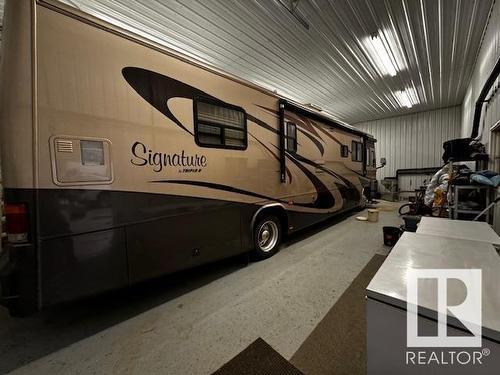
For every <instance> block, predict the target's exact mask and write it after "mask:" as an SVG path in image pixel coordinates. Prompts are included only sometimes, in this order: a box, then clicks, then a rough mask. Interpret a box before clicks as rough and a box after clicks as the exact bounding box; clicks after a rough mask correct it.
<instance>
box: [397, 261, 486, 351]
mask: <svg viewBox="0 0 500 375" xmlns="http://www.w3.org/2000/svg"><path fill="white" fill-rule="evenodd" d="M420 279H437V313H438V333H437V336H419V335H418V311H417V309H418V280H420ZM451 279H458V280H460V281H462V282H463V283H464V285H465V287H466V295H465V296H464V297H465V299H464V300H463V302H462V303H461V304H459V305H455V306H448V280H451ZM406 309H407V314H406V345H407V347H481V333H482V331H481V318H482V316H481V270H480V269H411V270H410V271H409V272H408V274H407V306H406ZM448 311H449V312H450V313H451V314H453V316H454V317H456V318H457V319H458V320H459V321H460V322H461V323H462V324H463V325H464V326H465V327H466V328H467V329H468V330H469V331H470V332H471V333H472V336H448V335H447V322H448Z"/></svg>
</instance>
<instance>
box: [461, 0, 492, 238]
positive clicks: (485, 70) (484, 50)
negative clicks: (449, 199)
mask: <svg viewBox="0 0 500 375" xmlns="http://www.w3.org/2000/svg"><path fill="white" fill-rule="evenodd" d="M499 58H500V1H498V0H497V1H496V2H495V4H494V6H493V8H492V11H491V14H490V20H489V22H488V26H487V28H486V32H485V34H484V38H483V42H482V45H481V49H480V50H479V54H478V57H477V61H476V65H475V67H474V72H473V74H472V78H471V81H470V84H469V87H468V89H467V91H466V94H465V99H464V102H463V105H462V118H463V122H462V132H461V133H462V137H470V134H471V130H472V119H473V117H474V106H475V104H476V100H477V97H478V95H479V93H480V92H481V89H482V87H483V85H484V83H485V81H486V79H487V78H488V76H489V75H490V73H491V71H492V69H493V66H494V65H495V63H496V62H497V61H498V59H499ZM499 88H500V79H497V81H496V82H495V84H494V85H493V87H492V89H491V91H490V93H489V94H488V96H487V99H489V102H488V103H485V105H484V106H483V108H484V109H483V114H482V117H481V123H480V127H479V134H481V141H482V142H483V143H484V144H486V147H487V150H488V152H489V154H490V165H489V168H490V169H493V170H495V171H496V172H500V158H499V157H500V126H499V125H500V90H499ZM495 126H496V130H495V131H493V132H492V131H490V129H492V128H493V127H495ZM493 228H494V229H495V231H496V232H497V233H500V206H499V205H496V206H495V210H494V219H493Z"/></svg>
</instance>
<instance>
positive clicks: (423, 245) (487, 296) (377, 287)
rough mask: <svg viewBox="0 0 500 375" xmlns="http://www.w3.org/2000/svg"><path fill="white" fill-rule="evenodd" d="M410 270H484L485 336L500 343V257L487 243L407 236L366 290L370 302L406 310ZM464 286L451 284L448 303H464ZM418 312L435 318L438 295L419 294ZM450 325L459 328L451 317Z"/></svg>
mask: <svg viewBox="0 0 500 375" xmlns="http://www.w3.org/2000/svg"><path fill="white" fill-rule="evenodd" d="M411 268H415V269H419V268H433V269H436V268H459V269H463V268H477V269H481V270H482V326H483V336H485V337H489V338H491V339H493V340H497V341H500V256H499V255H498V253H497V252H496V250H495V248H494V247H493V245H491V244H488V243H486V242H479V241H469V240H458V239H453V238H447V237H439V236H434V235H426V234H420V233H410V232H405V233H404V234H403V235H402V236H401V238H400V239H399V241H398V243H397V244H396V246H394V248H393V249H392V251H391V253H390V254H389V256H388V257H387V259H386V261H385V262H384V264H383V265H382V267H380V269H379V270H378V272H377V273H376V274H375V276H374V277H373V279H372V281H371V282H370V284H369V285H368V287H367V289H366V294H367V296H368V297H369V298H374V299H377V300H379V301H381V302H385V303H388V304H391V305H394V306H397V307H400V308H402V309H405V310H406V301H407V299H406V287H407V277H406V275H407V273H408V270H409V269H411ZM463 296H464V289H463V285H460V284H457V283H449V284H448V300H449V301H458V302H456V303H457V304H459V303H460V301H462V300H463ZM418 302H419V307H422V309H421V310H419V312H422V314H424V315H426V316H428V317H429V318H435V316H436V311H437V306H436V305H437V299H436V295H435V294H434V295H432V293H430V294H425V293H423V294H422V295H421V294H419V301H418ZM448 324H449V325H452V326H455V327H458V328H460V324H459V323H458V322H457V320H456V318H454V317H453V316H450V315H449V314H448Z"/></svg>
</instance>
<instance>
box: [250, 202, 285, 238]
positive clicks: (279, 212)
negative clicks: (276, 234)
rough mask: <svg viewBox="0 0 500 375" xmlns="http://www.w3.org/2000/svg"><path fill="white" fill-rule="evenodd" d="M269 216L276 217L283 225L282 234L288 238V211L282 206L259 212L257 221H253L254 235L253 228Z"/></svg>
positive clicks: (266, 208)
mask: <svg viewBox="0 0 500 375" xmlns="http://www.w3.org/2000/svg"><path fill="white" fill-rule="evenodd" d="M268 215H274V216H276V217H277V218H278V219H279V221H280V225H281V234H282V236H283V237H286V235H287V233H288V214H287V213H286V210H285V209H284V208H283V207H282V206H271V207H265V208H263V209H261V210H260V211H259V213H258V214H257V215H256V216H255V219H254V221H253V225H252V228H251V230H252V233H253V229H254V228H253V226H255V224H257V222H258V221H259V220H260V219H261V218H263V217H264V216H268Z"/></svg>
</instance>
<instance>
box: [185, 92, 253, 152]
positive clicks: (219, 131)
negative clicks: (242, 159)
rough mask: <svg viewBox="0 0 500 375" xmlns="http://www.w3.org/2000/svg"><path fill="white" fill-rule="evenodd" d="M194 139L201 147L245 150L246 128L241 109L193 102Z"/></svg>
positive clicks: (218, 104) (208, 102)
mask: <svg viewBox="0 0 500 375" xmlns="http://www.w3.org/2000/svg"><path fill="white" fill-rule="evenodd" d="M194 108H195V112H194V114H195V139H196V143H197V144H198V145H200V146H203V147H217V148H231V149H240V150H243V149H246V147H247V126H246V115H245V111H243V110H242V109H241V108H238V107H233V106H229V105H226V104H223V103H222V104H221V103H217V102H210V101H202V100H198V101H195V106H194Z"/></svg>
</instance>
